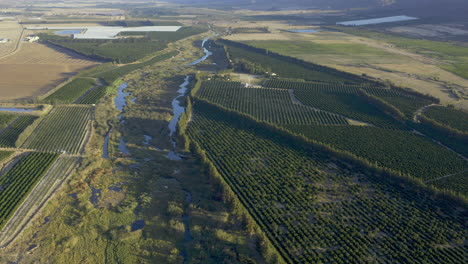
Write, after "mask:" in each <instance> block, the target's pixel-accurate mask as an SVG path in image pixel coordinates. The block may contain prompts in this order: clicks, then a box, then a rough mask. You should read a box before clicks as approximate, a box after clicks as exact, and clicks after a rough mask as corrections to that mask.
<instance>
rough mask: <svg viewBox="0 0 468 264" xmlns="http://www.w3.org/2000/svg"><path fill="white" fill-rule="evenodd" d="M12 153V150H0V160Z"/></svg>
mask: <svg viewBox="0 0 468 264" xmlns="http://www.w3.org/2000/svg"><path fill="white" fill-rule="evenodd" d="M11 154H13V151H0V162H2V161H3V160H5V159H7V158H8V157H10V156H11Z"/></svg>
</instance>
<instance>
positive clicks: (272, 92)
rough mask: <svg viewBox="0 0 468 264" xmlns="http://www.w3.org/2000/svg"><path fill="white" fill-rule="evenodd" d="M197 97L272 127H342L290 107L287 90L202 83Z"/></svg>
mask: <svg viewBox="0 0 468 264" xmlns="http://www.w3.org/2000/svg"><path fill="white" fill-rule="evenodd" d="M198 96H199V97H200V98H203V99H206V100H209V101H211V102H213V103H216V104H219V105H222V106H224V107H227V108H230V109H233V110H236V111H239V112H242V113H246V114H249V115H252V116H254V117H255V118H257V119H259V120H262V121H266V122H271V123H276V124H304V125H306V124H330V125H345V124H347V121H346V119H345V118H343V117H340V116H338V115H333V114H329V113H326V112H323V111H316V110H314V109H311V108H308V107H306V106H303V105H300V104H294V103H293V100H292V98H291V96H290V94H289V92H288V91H287V90H280V89H262V88H244V87H242V85H241V84H240V83H238V82H219V81H207V82H203V84H202V87H201V90H200V93H199V95H198Z"/></svg>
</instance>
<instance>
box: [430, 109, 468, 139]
mask: <svg viewBox="0 0 468 264" xmlns="http://www.w3.org/2000/svg"><path fill="white" fill-rule="evenodd" d="M424 116H426V117H428V118H430V119H432V120H435V121H436V122H439V123H441V124H443V125H446V126H448V127H450V128H453V129H457V130H459V131H463V132H465V133H468V123H467V122H466V120H467V118H468V114H467V113H465V112H462V111H459V110H455V109H451V108H447V107H442V106H435V107H430V108H428V109H427V110H426V111H425V112H424Z"/></svg>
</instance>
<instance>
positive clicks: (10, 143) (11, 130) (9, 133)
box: [0, 115, 38, 148]
mask: <svg viewBox="0 0 468 264" xmlns="http://www.w3.org/2000/svg"><path fill="white" fill-rule="evenodd" d="M37 118H38V117H37V116H32V115H21V116H18V118H16V119H15V121H13V122H12V123H11V124H10V125H9V126H8V127H7V128H5V129H3V130H1V131H0V147H2V148H15V147H17V146H16V141H17V140H18V137H19V136H20V134H21V133H23V131H24V130H25V129H26V128H27V127H28V126H30V125H31V124H32V123H33V122H34V120H36V119H37Z"/></svg>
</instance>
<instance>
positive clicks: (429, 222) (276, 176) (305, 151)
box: [187, 105, 465, 263]
mask: <svg viewBox="0 0 468 264" xmlns="http://www.w3.org/2000/svg"><path fill="white" fill-rule="evenodd" d="M187 132H188V135H189V138H190V139H191V140H192V141H193V142H194V144H196V145H198V148H199V149H200V151H202V152H203V153H206V157H207V159H208V161H209V162H211V163H212V164H213V165H214V166H215V167H216V169H217V170H218V171H219V173H220V176H221V177H222V179H223V180H224V181H225V182H226V184H227V185H228V186H229V187H230V188H231V189H232V191H233V192H234V193H235V195H236V196H237V197H238V199H239V200H240V201H241V203H242V204H243V205H244V206H245V207H246V208H247V210H248V211H249V213H250V214H251V215H252V216H253V217H254V218H255V220H256V222H257V223H258V224H259V225H260V227H261V228H262V230H263V231H264V232H266V234H267V235H268V237H269V238H270V240H271V241H272V243H273V244H274V245H275V247H276V248H277V249H278V251H279V252H280V253H281V254H282V255H283V256H284V257H285V258H286V260H287V262H288V263H342V262H343V260H344V259H346V260H347V262H350V263H367V262H369V261H370V260H371V262H376V263H417V262H425V261H426V262H431V263H438V262H439V260H441V259H444V260H445V261H448V260H450V262H451V263H462V262H463V259H464V254H465V249H464V246H463V241H464V229H465V228H464V225H465V224H464V217H463V216H462V215H459V214H458V213H457V212H456V210H454V209H453V208H452V206H454V205H453V204H450V203H444V202H443V201H442V200H438V199H434V198H433V197H432V194H430V193H427V192H426V191H424V190H421V189H418V188H417V187H413V186H408V185H404V184H400V183H399V182H398V181H397V180H396V179H394V178H392V177H388V176H384V175H378V174H375V173H370V172H368V171H366V170H365V169H362V168H361V169H358V168H356V167H353V166H351V165H349V164H348V165H345V164H342V163H340V162H339V161H337V160H335V159H331V157H329V156H328V155H325V154H324V153H321V152H318V151H315V150H313V149H310V148H305V146H304V148H302V147H299V146H297V147H293V146H292V145H291V144H290V143H289V142H286V141H285V140H284V139H283V138H282V137H278V136H276V135H274V134H272V133H271V131H270V130H264V129H262V128H261V127H259V126H253V125H251V124H249V122H244V121H243V120H240V119H239V117H236V116H230V115H227V114H222V113H221V112H216V111H213V109H212V108H208V109H205V108H204V106H203V105H195V113H194V119H193V120H192V122H190V123H189V127H188V130H187ZM415 188H416V189H417V191H416V190H415ZM434 245H439V246H434ZM449 245H450V246H449ZM427 248H430V249H431V250H426V249H427Z"/></svg>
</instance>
